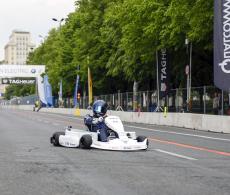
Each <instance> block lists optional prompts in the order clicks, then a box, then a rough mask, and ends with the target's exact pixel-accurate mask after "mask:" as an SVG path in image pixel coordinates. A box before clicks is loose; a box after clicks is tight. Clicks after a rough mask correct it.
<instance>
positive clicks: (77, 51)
mask: <svg viewBox="0 0 230 195" xmlns="http://www.w3.org/2000/svg"><path fill="white" fill-rule="evenodd" d="M212 26H213V1H207V0H78V1H76V11H75V12H73V13H71V14H69V16H68V18H67V19H66V23H65V24H64V25H63V26H61V28H60V29H52V30H51V31H50V32H49V35H48V37H47V39H46V40H45V41H44V43H43V44H41V45H40V46H39V47H38V48H37V49H36V50H35V51H34V52H33V53H31V54H30V56H29V59H28V63H30V64H45V65H46V72H47V74H48V75H49V78H50V82H51V84H52V87H53V89H54V92H55V93H54V94H55V95H57V91H58V82H59V80H60V79H62V80H63V85H64V87H63V89H64V92H63V93H64V95H66V96H67V95H72V94H73V91H74V84H75V78H76V75H77V74H80V78H81V85H82V89H83V90H87V69H88V66H89V67H90V68H91V72H92V76H93V88H94V94H95V93H96V94H99V93H106V94H108V93H114V92H116V91H117V90H119V89H120V90H129V89H132V83H133V81H135V80H136V81H138V82H139V83H140V86H141V88H143V89H144V90H146V89H150V88H151V89H153V86H152V85H149V84H146V83H153V81H154V80H155V76H156V75H155V72H156V70H155V67H156V65H155V61H156V59H155V52H156V51H157V50H158V49H160V48H167V49H168V50H169V51H170V53H171V56H172V58H171V60H172V69H171V75H172V85H173V87H179V86H184V85H185V84H186V80H185V74H184V68H185V65H186V64H187V63H188V56H187V54H186V46H185V38H188V39H189V40H190V42H192V43H193V69H192V70H193V75H194V76H193V86H197V85H207V84H211V83H212V48H213V42H212V32H213V27H212ZM78 66H80V70H79V71H78V70H77V67H78ZM195 73H196V74H195ZM207 73H208V74H207Z"/></svg>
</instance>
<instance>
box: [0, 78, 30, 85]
mask: <svg viewBox="0 0 230 195" xmlns="http://www.w3.org/2000/svg"><path fill="white" fill-rule="evenodd" d="M2 84H17V85H25V84H26V85H31V84H35V79H34V78H33V79H28V78H23V79H20V78H3V79H2Z"/></svg>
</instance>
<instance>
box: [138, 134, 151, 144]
mask: <svg viewBox="0 0 230 195" xmlns="http://www.w3.org/2000/svg"><path fill="white" fill-rule="evenodd" d="M145 139H147V137H145V136H137V142H143V141H145ZM146 144H147V147H148V145H149V140H148V139H147V142H146Z"/></svg>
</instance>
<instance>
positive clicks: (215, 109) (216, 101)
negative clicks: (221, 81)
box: [212, 92, 220, 115]
mask: <svg viewBox="0 0 230 195" xmlns="http://www.w3.org/2000/svg"><path fill="white" fill-rule="evenodd" d="M219 104H220V98H219V96H218V94H217V93H216V92H215V94H214V97H213V102H212V108H213V113H214V114H215V115H218V111H219V106H220V105H219Z"/></svg>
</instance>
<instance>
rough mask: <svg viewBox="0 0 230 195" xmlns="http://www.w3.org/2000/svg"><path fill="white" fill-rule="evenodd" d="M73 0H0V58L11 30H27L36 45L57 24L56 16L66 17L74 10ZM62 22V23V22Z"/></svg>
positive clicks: (1, 58) (2, 56) (59, 17)
mask: <svg viewBox="0 0 230 195" xmlns="http://www.w3.org/2000/svg"><path fill="white" fill-rule="evenodd" d="M74 2H75V0H0V60H3V59H4V47H5V45H6V44H7V43H8V41H9V36H10V35H11V33H12V31H13V30H23V31H29V32H30V33H31V38H32V42H33V43H35V44H36V46H38V45H39V44H40V43H41V41H42V38H41V36H42V37H45V36H47V35H48V32H49V31H50V30H51V29H52V28H57V27H58V26H59V23H58V22H55V21H53V20H52V18H56V19H58V20H60V19H61V18H67V16H68V14H69V13H71V12H74V10H75V5H74ZM62 24H63V23H62Z"/></svg>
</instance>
